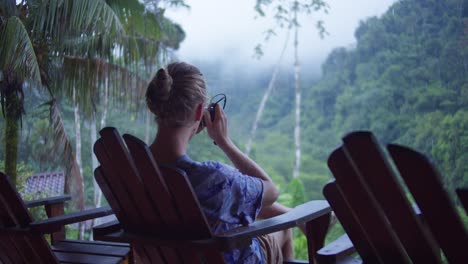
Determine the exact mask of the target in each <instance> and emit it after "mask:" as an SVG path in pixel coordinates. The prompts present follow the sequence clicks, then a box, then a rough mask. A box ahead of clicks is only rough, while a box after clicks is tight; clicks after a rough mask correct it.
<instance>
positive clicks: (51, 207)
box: [45, 203, 65, 245]
mask: <svg viewBox="0 0 468 264" xmlns="http://www.w3.org/2000/svg"><path fill="white" fill-rule="evenodd" d="M45 211H46V214H47V217H49V218H50V217H55V216H59V215H64V214H65V209H64V204H63V203H58V204H47V205H45ZM62 240H65V226H62V227H61V229H60V231H57V232H54V233H52V234H50V242H51V243H52V245H53V244H55V243H56V242H58V241H62Z"/></svg>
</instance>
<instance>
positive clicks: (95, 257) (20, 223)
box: [0, 172, 130, 264]
mask: <svg viewBox="0 0 468 264" xmlns="http://www.w3.org/2000/svg"><path fill="white" fill-rule="evenodd" d="M67 199H69V196H65V197H63V196H62V197H53V198H50V199H42V200H40V201H33V202H28V203H27V204H25V203H24V202H23V200H22V199H21V197H20V195H19V194H18V192H16V190H15V188H13V186H12V184H11V183H10V181H9V179H8V177H7V176H6V175H5V174H3V173H1V172H0V263H4V264H17V263H18V264H19V263H25V264H29V263H44V264H53V263H121V262H122V261H123V260H124V259H125V258H126V256H127V255H128V254H129V251H130V250H129V246H128V244H121V243H107V242H106V243H103V242H93V241H78V240H66V239H65V236H64V233H63V232H60V231H63V226H64V225H66V224H70V223H76V222H80V221H84V220H88V219H92V218H96V217H101V216H105V215H109V214H112V210H111V209H110V208H109V207H105V208H98V209H92V210H88V211H84V212H77V213H72V214H69V215H60V216H56V214H57V213H63V203H64V201H65V200H67ZM41 205H44V206H45V207H46V212H47V214H48V215H49V216H52V217H50V218H48V219H46V220H42V221H37V222H33V221H32V218H31V215H30V214H29V211H28V209H27V207H34V206H41ZM56 231H58V233H56V234H53V235H52V239H51V240H52V242H53V244H52V245H51V246H49V243H48V242H47V241H46V239H45V238H44V234H47V233H52V232H56Z"/></svg>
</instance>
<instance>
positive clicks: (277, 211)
mask: <svg viewBox="0 0 468 264" xmlns="http://www.w3.org/2000/svg"><path fill="white" fill-rule="evenodd" d="M290 210H291V208H289V207H286V206H284V205H282V204H280V203H277V202H275V203H273V204H272V205H270V206H265V207H262V209H261V210H260V213H259V214H258V218H261V219H266V218H270V217H274V216H277V215H281V214H284V213H287V212H289V211H290Z"/></svg>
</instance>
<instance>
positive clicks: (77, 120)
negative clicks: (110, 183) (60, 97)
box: [73, 87, 84, 239]
mask: <svg viewBox="0 0 468 264" xmlns="http://www.w3.org/2000/svg"><path fill="white" fill-rule="evenodd" d="M73 105H74V113H75V136H76V141H75V144H76V145H75V146H76V148H75V151H76V156H75V158H76V163H77V165H78V170H79V175H80V177H81V183H82V184H83V183H84V181H83V165H82V164H83V161H82V159H81V125H80V112H79V110H80V108H79V104H78V102H76V89H75V87H73ZM82 190H84V186H82ZM78 226H79V233H78V239H83V237H84V225H83V224H82V223H80V224H79V225H78Z"/></svg>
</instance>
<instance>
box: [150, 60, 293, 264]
mask: <svg viewBox="0 0 468 264" xmlns="http://www.w3.org/2000/svg"><path fill="white" fill-rule="evenodd" d="M146 101H147V104H148V107H149V109H150V110H151V112H152V113H153V114H154V115H155V116H156V121H157V124H158V132H157V135H156V138H155V139H154V142H153V143H152V144H151V146H150V148H151V151H152V153H153V155H154V158H155V160H156V161H157V162H158V164H163V165H165V166H170V167H175V168H177V169H179V170H182V171H184V172H185V173H186V174H187V177H188V179H189V180H190V182H191V184H192V187H193V189H194V191H195V193H196V195H197V197H198V200H199V202H200V204H201V206H202V209H203V212H204V214H205V216H206V218H207V219H208V222H209V224H210V226H211V229H212V230H213V232H214V233H215V234H218V233H222V232H224V231H226V230H229V229H232V228H235V227H238V226H240V225H248V224H249V223H252V222H254V221H255V219H256V218H257V217H260V218H269V217H272V216H275V215H279V214H282V213H284V212H286V211H288V210H289V208H286V207H284V206H282V205H280V204H278V203H275V201H276V199H277V198H278V189H277V187H276V186H275V184H274V183H273V181H272V180H271V178H270V177H269V176H268V174H267V173H265V171H264V170H263V169H262V168H261V167H260V166H259V165H258V164H257V163H255V162H254V161H253V160H251V159H250V158H249V157H247V156H246V155H244V154H243V153H242V152H241V151H240V150H239V148H237V147H236V145H235V144H234V143H233V142H232V140H231V139H230V137H229V133H228V128H227V117H226V114H225V113H224V111H223V109H222V108H221V107H219V106H215V115H214V120H213V121H212V120H211V117H210V113H209V112H208V111H207V110H206V108H207V104H206V102H207V95H206V85H205V81H204V79H203V75H202V74H201V72H200V71H199V70H198V69H197V68H196V67H194V66H192V65H190V64H187V63H184V62H176V63H172V64H169V65H168V67H167V69H159V70H158V72H157V74H156V76H155V77H154V78H153V80H152V81H151V83H150V84H149V85H148V89H147V91H146ZM202 120H204V122H202ZM205 127H206V129H207V131H208V135H209V136H210V138H211V139H212V140H213V141H214V142H215V143H216V146H217V147H219V148H220V149H221V150H222V151H223V152H224V153H225V154H226V156H227V157H228V158H229V159H230V160H231V162H232V164H233V165H234V167H235V168H233V167H231V166H229V165H226V164H223V163H220V162H217V161H205V162H197V161H194V160H192V159H191V158H190V157H188V156H187V148H188V144H189V142H190V140H191V139H192V137H193V136H194V135H195V134H198V133H199V132H200V131H202V130H203V129H204V128H205ZM293 255H294V253H293V244H292V235H291V230H284V231H279V232H276V233H273V234H269V235H264V236H259V237H257V238H255V239H253V240H252V243H251V244H250V246H249V247H246V248H243V249H239V250H233V251H229V252H226V253H225V254H224V258H225V259H226V262H227V263H282V260H283V258H284V259H291V258H293Z"/></svg>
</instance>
